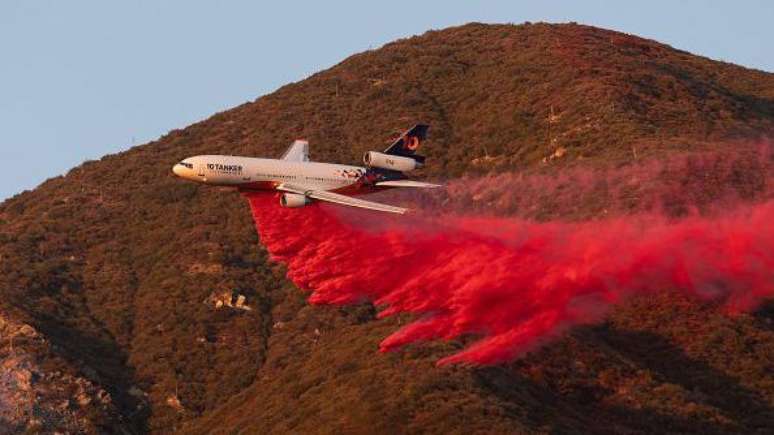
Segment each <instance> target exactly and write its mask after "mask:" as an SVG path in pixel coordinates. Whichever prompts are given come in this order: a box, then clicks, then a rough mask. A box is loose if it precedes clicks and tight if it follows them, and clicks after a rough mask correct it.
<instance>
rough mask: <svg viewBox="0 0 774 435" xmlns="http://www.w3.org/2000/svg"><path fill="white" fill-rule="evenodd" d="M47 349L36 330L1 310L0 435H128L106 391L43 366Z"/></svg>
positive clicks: (44, 340) (79, 377) (82, 379)
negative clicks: (114, 434) (38, 434)
mask: <svg viewBox="0 0 774 435" xmlns="http://www.w3.org/2000/svg"><path fill="white" fill-rule="evenodd" d="M50 347H51V345H50V343H49V342H48V341H47V340H46V339H45V337H43V336H42V335H41V334H40V333H39V332H38V331H37V330H36V329H35V328H33V327H32V326H30V325H28V324H25V323H21V322H18V321H14V320H12V319H10V317H9V316H7V315H3V314H2V313H0V434H5V433H19V432H38V431H41V432H44V433H51V432H65V433H100V432H104V431H105V430H106V429H108V428H109V429H110V430H111V431H114V432H118V433H122V432H123V433H129V432H130V431H129V430H128V428H126V427H124V426H123V425H122V424H121V421H120V418H119V416H118V413H117V412H116V409H115V407H114V406H113V403H112V399H111V396H110V394H108V392H106V391H105V390H104V389H102V388H100V387H99V386H98V385H95V384H94V383H93V382H91V381H89V380H88V379H86V378H84V377H82V376H78V375H77V374H75V373H66V372H63V371H62V370H50V369H47V367H49V366H50V365H49V364H45V365H44V364H42V362H43V360H44V358H45V357H47V356H48V355H50V354H51V349H50ZM60 362H61V363H64V364H66V362H64V361H60ZM64 364H62V365H64ZM62 365H60V364H57V366H58V367H62Z"/></svg>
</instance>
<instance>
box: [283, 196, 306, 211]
mask: <svg viewBox="0 0 774 435" xmlns="http://www.w3.org/2000/svg"><path fill="white" fill-rule="evenodd" d="M310 202H311V201H309V198H307V197H306V195H301V194H298V193H283V194H282V195H280V205H281V206H283V207H287V208H299V207H303V206H305V205H307V204H309V203H310Z"/></svg>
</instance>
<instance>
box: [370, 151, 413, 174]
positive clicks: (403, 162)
mask: <svg viewBox="0 0 774 435" xmlns="http://www.w3.org/2000/svg"><path fill="white" fill-rule="evenodd" d="M424 160H425V159H424V157H421V156H411V157H406V156H398V155H393V154H384V153H380V152H377V151H368V152H367V153H365V155H364V156H363V163H365V164H366V166H368V167H371V168H380V169H389V170H391V171H399V172H410V171H413V170H415V169H419V168H421V167H422V166H424Z"/></svg>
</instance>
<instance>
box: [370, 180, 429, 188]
mask: <svg viewBox="0 0 774 435" xmlns="http://www.w3.org/2000/svg"><path fill="white" fill-rule="evenodd" d="M376 185H377V186H387V187H420V188H427V189H432V188H435V187H443V186H441V185H440V184H433V183H423V182H421V181H414V180H392V181H379V182H377V183H376Z"/></svg>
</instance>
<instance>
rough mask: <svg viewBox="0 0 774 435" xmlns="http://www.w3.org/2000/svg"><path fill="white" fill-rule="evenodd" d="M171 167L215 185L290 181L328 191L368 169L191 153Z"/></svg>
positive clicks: (257, 185)
mask: <svg viewBox="0 0 774 435" xmlns="http://www.w3.org/2000/svg"><path fill="white" fill-rule="evenodd" d="M172 171H173V172H174V173H175V175H177V176H179V177H181V178H185V179H188V180H192V181H196V182H199V183H204V184H210V185H215V186H232V187H238V188H240V189H267V190H273V189H275V188H276V186H278V185H280V184H282V183H288V184H293V185H296V186H303V187H304V188H309V189H310V190H328V191H335V190H340V189H344V188H347V187H356V186H355V185H357V184H362V183H360V182H361V181H362V178H363V176H364V175H365V174H366V172H367V171H366V168H363V167H360V166H350V165H339V164H332V163H319V162H307V161H287V160H277V159H261V158H254V157H238V156H223V155H202V156H195V157H189V158H187V159H184V160H183V161H181V162H180V163H178V164H176V165H175V166H174V167H173V168H172Z"/></svg>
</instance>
